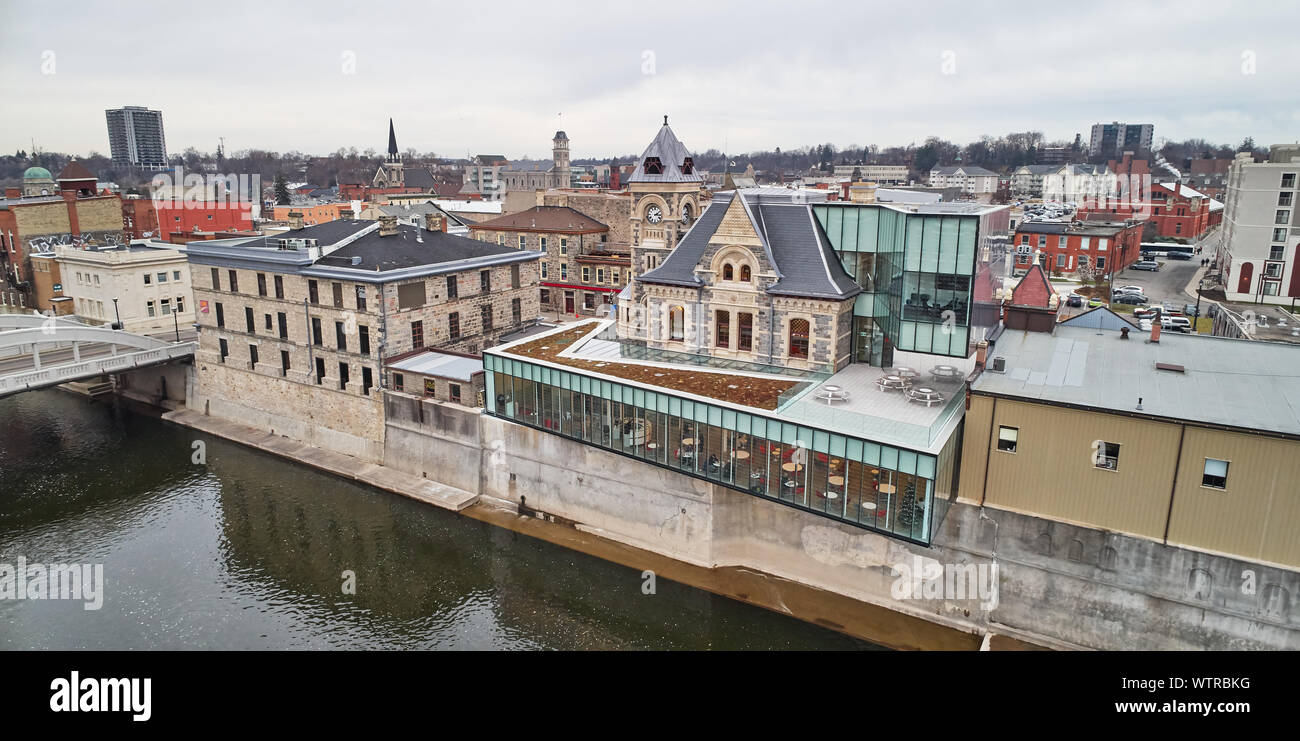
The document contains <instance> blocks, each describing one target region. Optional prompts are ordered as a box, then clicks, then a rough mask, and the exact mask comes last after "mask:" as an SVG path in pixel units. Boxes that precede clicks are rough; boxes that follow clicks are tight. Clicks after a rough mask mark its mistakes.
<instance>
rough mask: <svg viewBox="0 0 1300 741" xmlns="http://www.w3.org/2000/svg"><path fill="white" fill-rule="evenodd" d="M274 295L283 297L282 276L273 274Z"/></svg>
mask: <svg viewBox="0 0 1300 741" xmlns="http://www.w3.org/2000/svg"><path fill="white" fill-rule="evenodd" d="M275 297H276V298H284V278H282V277H280V276H278V275H277V276H275Z"/></svg>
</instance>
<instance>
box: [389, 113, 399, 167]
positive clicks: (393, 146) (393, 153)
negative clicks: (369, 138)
mask: <svg viewBox="0 0 1300 741" xmlns="http://www.w3.org/2000/svg"><path fill="white" fill-rule="evenodd" d="M388 161H389V162H396V161H397V134H396V133H395V132H394V131H393V119H391V118H390V119H388Z"/></svg>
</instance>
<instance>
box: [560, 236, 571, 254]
mask: <svg viewBox="0 0 1300 741" xmlns="http://www.w3.org/2000/svg"><path fill="white" fill-rule="evenodd" d="M560 254H561V255H567V254H569V239H568V238H567V237H560Z"/></svg>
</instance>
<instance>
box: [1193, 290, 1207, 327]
mask: <svg viewBox="0 0 1300 741" xmlns="http://www.w3.org/2000/svg"><path fill="white" fill-rule="evenodd" d="M1204 287H1205V279H1204V278H1201V279H1200V280H1198V281H1196V314H1195V315H1194V316H1192V330H1193V331H1194V332H1195V333H1196V334H1200V333H1201V289H1202V288H1204Z"/></svg>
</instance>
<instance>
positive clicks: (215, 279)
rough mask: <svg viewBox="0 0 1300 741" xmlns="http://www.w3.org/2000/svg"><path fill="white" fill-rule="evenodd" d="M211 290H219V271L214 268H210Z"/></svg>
mask: <svg viewBox="0 0 1300 741" xmlns="http://www.w3.org/2000/svg"><path fill="white" fill-rule="evenodd" d="M212 290H214V291H220V290H221V271H220V270H217V269H216V268H212Z"/></svg>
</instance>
